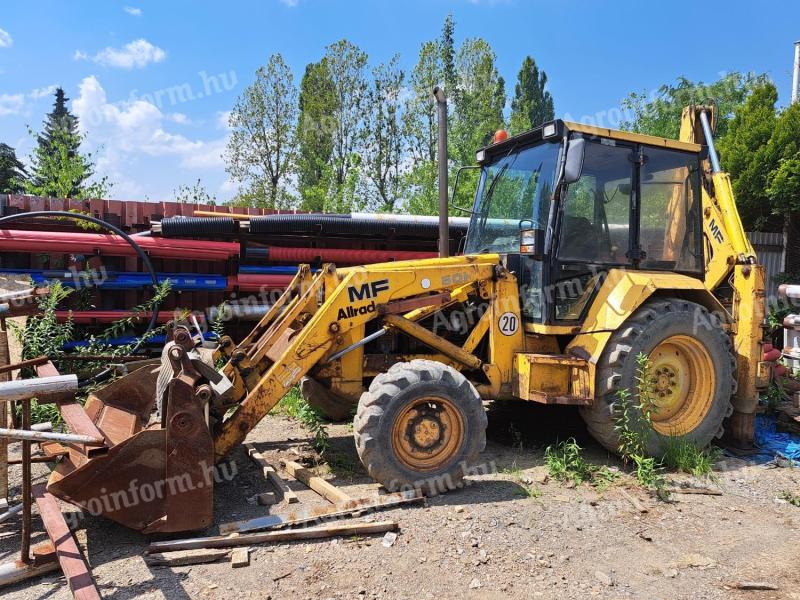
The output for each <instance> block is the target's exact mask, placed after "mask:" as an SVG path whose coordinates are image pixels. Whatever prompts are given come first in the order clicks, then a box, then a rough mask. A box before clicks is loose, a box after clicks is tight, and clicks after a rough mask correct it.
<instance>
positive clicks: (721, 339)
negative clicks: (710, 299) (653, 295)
mask: <svg viewBox="0 0 800 600" xmlns="http://www.w3.org/2000/svg"><path fill="white" fill-rule="evenodd" d="M640 353H642V354H644V355H646V356H647V357H648V359H649V364H650V374H651V376H652V379H653V385H652V390H651V391H652V394H653V397H654V400H653V404H654V411H653V413H652V415H651V422H652V433H648V440H649V441H648V451H649V452H650V453H651V454H653V455H659V454H660V453H662V451H663V448H664V443H665V440H666V439H667V438H669V437H675V436H685V437H686V438H687V439H689V440H691V441H692V442H693V443H695V444H697V445H698V446H705V445H707V444H708V443H710V442H711V441H712V440H713V439H714V438H715V437H719V436H721V435H722V422H723V420H724V419H725V417H727V416H730V414H731V412H732V410H733V406H732V405H731V396H732V395H733V393H734V392H735V386H736V379H735V376H734V372H735V366H736V361H735V356H734V354H733V346H732V344H731V340H730V337H729V336H728V335H727V334H726V333H725V332H724V331H723V330H722V329H720V328H719V326H718V325H716V324H715V322H714V320H713V319H712V318H711V315H710V314H709V312H708V310H706V309H705V308H704V307H703V306H701V305H699V304H696V303H694V302H689V301H686V300H677V299H669V300H650V301H648V302H646V303H645V304H644V305H643V306H642V307H641V308H639V310H637V311H636V312H635V313H634V314H633V315H632V316H631V317H630V318H628V320H627V321H625V323H623V325H622V327H620V328H619V329H618V330H617V331H616V332H614V334H613V335H612V336H611V339H610V340H609V341H608V343H607V344H606V348H605V350H604V351H603V354H602V355H601V357H600V360H599V361H598V364H597V379H596V386H595V388H596V394H595V400H594V403H593V404H592V406H589V407H586V408H584V409H582V410H581V414H582V416H583V418H584V420H585V421H586V425H587V427H588V429H589V432H590V433H591V434H592V436H594V438H595V439H597V441H599V442H600V443H601V444H602V445H603V446H605V447H606V448H607V449H609V450H611V451H612V452H618V450H619V436H618V435H617V432H616V430H615V424H616V420H617V419H616V415H618V411H619V409H620V407H619V401H618V398H617V394H618V392H619V390H621V389H627V390H628V391H629V392H630V393H631V394H632V396H633V398H634V401H635V402H636V403H638V397H637V396H636V392H637V381H636V376H637V364H636V357H637V356H638V355H639V354H640ZM633 426H634V427H636V428H637V429H639V430H640V431H643V432H644V431H645V430H646V429H648V424H647V422H646V421H645V420H644V418H643V417H639V416H638V415H637V418H635V419H634V423H633Z"/></svg>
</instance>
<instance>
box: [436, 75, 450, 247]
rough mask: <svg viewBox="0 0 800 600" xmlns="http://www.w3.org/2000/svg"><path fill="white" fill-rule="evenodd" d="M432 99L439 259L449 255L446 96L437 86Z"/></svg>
mask: <svg viewBox="0 0 800 600" xmlns="http://www.w3.org/2000/svg"><path fill="white" fill-rule="evenodd" d="M433 97H434V98H436V106H437V108H438V112H439V156H438V159H439V257H440V258H447V257H448V256H449V255H450V227H449V226H448V223H447V96H445V95H444V90H443V89H442V88H440V87H439V86H438V85H437V86H436V87H435V88H433Z"/></svg>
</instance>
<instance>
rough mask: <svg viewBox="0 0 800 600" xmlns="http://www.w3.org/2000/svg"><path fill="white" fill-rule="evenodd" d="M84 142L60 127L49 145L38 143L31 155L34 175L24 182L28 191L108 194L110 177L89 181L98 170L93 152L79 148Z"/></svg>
mask: <svg viewBox="0 0 800 600" xmlns="http://www.w3.org/2000/svg"><path fill="white" fill-rule="evenodd" d="M30 133H31V135H32V136H33V137H34V138H35V137H36V134H35V133H34V132H32V131H31V132H30ZM82 141H83V138H82V137H81V136H79V135H75V134H72V133H70V132H68V131H66V130H58V131H56V132H54V133H53V135H52V137H51V138H50V140H49V141H48V143H47V145H38V146H36V147H35V148H34V150H33V154H32V155H31V157H30V162H31V176H30V177H29V178H28V179H27V180H26V181H25V182H24V185H23V189H24V191H25V193H26V194H31V195H33V196H53V197H57V198H77V199H82V198H104V197H106V196H107V195H108V192H109V190H110V189H111V184H110V183H109V181H108V178H107V177H102V178H100V180H98V181H94V182H89V181H88V179H89V178H90V177H91V176H92V174H93V173H94V164H95V158H94V154H92V153H87V154H83V153H81V152H80V151H78V150H76V148H78V147H79V146H80V144H81V142H82Z"/></svg>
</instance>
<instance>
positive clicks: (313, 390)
mask: <svg viewBox="0 0 800 600" xmlns="http://www.w3.org/2000/svg"><path fill="white" fill-rule="evenodd" d="M300 395H301V396H302V397H303V400H305V401H306V404H308V405H309V406H311V407H312V408H314V409H316V410H317V411H319V413H320V414H322V416H323V417H325V418H326V419H327V420H329V421H334V422H340V421H349V420H350V418H351V417H352V416H353V409H354V408H355V407H356V403H355V402H353V401H352V400H349V399H347V398H345V397H343V396H339V395H337V394H334V393H333V392H332V391H330V390H329V389H328V388H326V387H325V386H324V385H322V384H321V383H319V382H318V381H317V380H316V379H312V378H311V377H303V378H302V379H301V380H300Z"/></svg>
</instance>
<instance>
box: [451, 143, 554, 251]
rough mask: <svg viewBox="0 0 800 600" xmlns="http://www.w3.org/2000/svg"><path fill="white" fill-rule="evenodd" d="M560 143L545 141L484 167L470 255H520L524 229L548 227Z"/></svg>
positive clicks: (470, 235) (468, 245)
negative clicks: (495, 253) (493, 253)
mask: <svg viewBox="0 0 800 600" xmlns="http://www.w3.org/2000/svg"><path fill="white" fill-rule="evenodd" d="M559 148H560V144H558V143H552V142H545V143H541V144H539V145H537V146H530V147H528V148H525V149H524V150H520V151H519V152H513V151H512V152H511V153H510V154H507V155H505V156H500V157H499V158H498V159H496V160H495V162H493V163H490V164H488V165H486V166H484V167H483V169H482V170H481V179H480V182H479V184H478V193H477V196H476V197H477V200H476V202H475V208H474V213H473V215H472V218H471V220H470V224H469V231H468V233H467V243H466V247H465V252H466V253H467V254H482V253H486V252H497V253H516V252H519V243H520V231H521V230H523V229H545V228H546V227H547V217H548V213H549V211H550V202H551V200H552V193H553V184H554V181H555V177H556V164H557V162H558V151H559Z"/></svg>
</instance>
